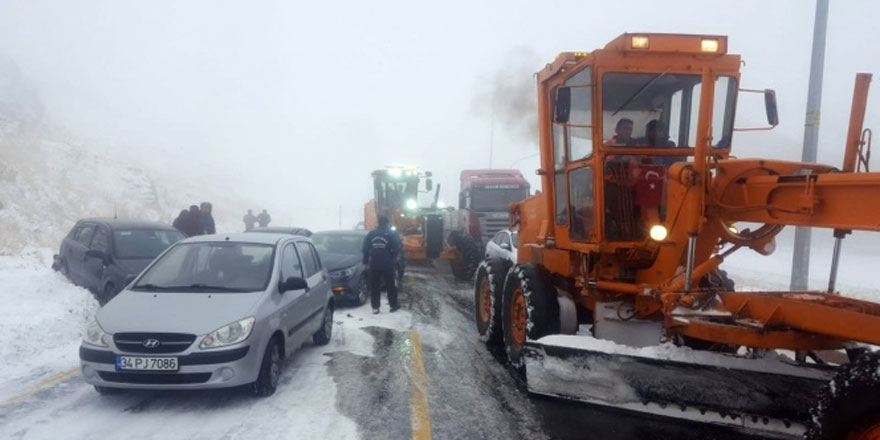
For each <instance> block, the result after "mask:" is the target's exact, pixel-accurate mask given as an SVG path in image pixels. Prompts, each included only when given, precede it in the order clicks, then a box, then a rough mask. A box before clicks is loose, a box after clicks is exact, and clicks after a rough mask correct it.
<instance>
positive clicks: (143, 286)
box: [131, 284, 169, 290]
mask: <svg viewBox="0 0 880 440" xmlns="http://www.w3.org/2000/svg"><path fill="white" fill-rule="evenodd" d="M131 289H132V290H168V289H169V287H168V286H157V285H155V284H138V285H136V286H134V287H132V288H131Z"/></svg>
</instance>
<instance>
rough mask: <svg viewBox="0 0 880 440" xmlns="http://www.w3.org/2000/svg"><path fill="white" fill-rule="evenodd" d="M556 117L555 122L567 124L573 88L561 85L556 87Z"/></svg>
mask: <svg viewBox="0 0 880 440" xmlns="http://www.w3.org/2000/svg"><path fill="white" fill-rule="evenodd" d="M554 114H555V118H554V121H553V122H556V123H559V124H565V123H567V122H568V116H569V115H570V114H571V89H570V88H568V87H560V88H558V89H556V105H555V108H554Z"/></svg>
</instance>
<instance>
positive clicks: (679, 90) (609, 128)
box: [602, 73, 737, 148]
mask: <svg viewBox="0 0 880 440" xmlns="http://www.w3.org/2000/svg"><path fill="white" fill-rule="evenodd" d="M701 87H702V78H701V77H700V76H699V75H681V74H667V73H606V74H605V75H604V77H603V80H602V120H603V123H602V136H603V139H604V140H605V144H606V145H608V146H612V147H660V148H677V147H693V146H694V145H695V144H696V135H697V122H698V116H699V113H700V111H699V110H700V94H701ZM736 92H737V82H736V78H733V77H729V76H720V77H718V78H717V79H716V81H715V102H714V111H713V118H712V119H713V120H712V145H713V146H714V147H716V148H727V147H729V146H730V141H731V134H732V132H733V116H734V104H735V101H736Z"/></svg>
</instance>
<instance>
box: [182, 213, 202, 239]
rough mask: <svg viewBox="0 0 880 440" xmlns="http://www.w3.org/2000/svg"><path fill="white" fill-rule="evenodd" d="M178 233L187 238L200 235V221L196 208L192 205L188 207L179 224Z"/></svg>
mask: <svg viewBox="0 0 880 440" xmlns="http://www.w3.org/2000/svg"><path fill="white" fill-rule="evenodd" d="M180 232H183V233H184V234H185V235H186V236H187V237H192V236H195V235H202V220H201V213H199V207H198V206H196V205H192V206H190V207H189V211H187V213H186V217H184V219H183V222H182V223H181V228H180Z"/></svg>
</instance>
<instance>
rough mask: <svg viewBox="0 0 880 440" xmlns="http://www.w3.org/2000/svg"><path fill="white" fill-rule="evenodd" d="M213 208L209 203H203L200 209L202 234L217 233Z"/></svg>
mask: <svg viewBox="0 0 880 440" xmlns="http://www.w3.org/2000/svg"><path fill="white" fill-rule="evenodd" d="M212 208H213V207H212V206H211V204H210V203H208V202H202V205H201V207H200V208H199V213H200V218H201V223H202V233H204V234H215V233H217V229H216V228H215V226H214V216H213V215H211V209H212Z"/></svg>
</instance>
